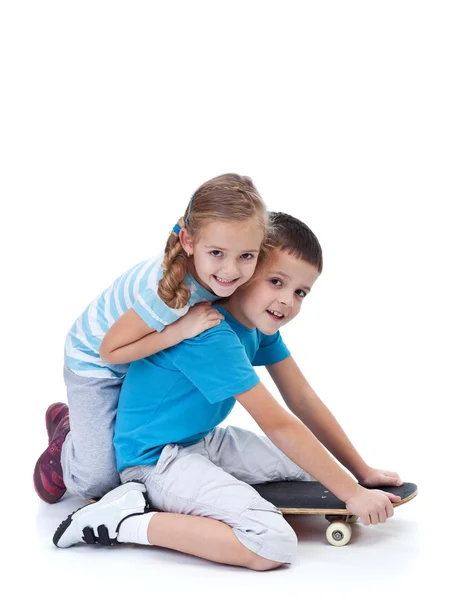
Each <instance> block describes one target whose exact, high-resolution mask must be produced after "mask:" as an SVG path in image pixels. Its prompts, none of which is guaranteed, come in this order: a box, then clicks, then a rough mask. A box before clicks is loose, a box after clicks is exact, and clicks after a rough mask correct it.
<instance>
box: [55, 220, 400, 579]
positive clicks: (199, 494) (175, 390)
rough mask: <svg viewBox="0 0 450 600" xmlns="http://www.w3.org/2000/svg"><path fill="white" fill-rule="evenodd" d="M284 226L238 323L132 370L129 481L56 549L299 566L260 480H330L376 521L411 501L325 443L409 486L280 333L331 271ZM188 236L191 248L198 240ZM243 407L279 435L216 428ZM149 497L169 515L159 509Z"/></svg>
mask: <svg viewBox="0 0 450 600" xmlns="http://www.w3.org/2000/svg"><path fill="white" fill-rule="evenodd" d="M271 224H272V225H273V229H274V233H273V240H272V241H273V248H274V249H273V251H272V252H271V255H270V257H269V258H268V259H267V260H266V262H265V263H263V264H262V265H261V267H260V268H259V269H258V272H257V273H256V274H255V276H254V277H253V279H252V280H251V281H250V282H249V283H248V284H247V285H245V286H242V288H240V289H239V290H237V291H236V292H235V293H234V294H233V295H232V296H231V297H230V298H227V299H226V300H224V301H223V302H221V304H219V305H217V304H216V305H215V306H216V307H217V308H218V310H219V311H220V312H222V314H223V315H224V317H225V320H224V321H223V322H222V323H220V325H218V326H216V327H213V328H212V329H209V330H207V331H205V332H203V333H202V334H200V335H199V336H197V337H195V338H192V339H188V340H186V341H184V342H182V343H181V344H178V345H177V346H174V347H172V348H169V349H167V350H164V351H162V352H160V353H159V354H157V355H154V356H151V357H149V358H146V359H142V360H140V361H137V362H135V363H133V364H132V365H131V366H130V369H129V371H128V373H127V375H126V377H125V381H124V384H123V387H122V391H121V395H120V400H119V408H118V412H117V420H116V428H115V436H114V446H115V451H116V458H117V464H118V470H119V471H120V475H121V481H122V482H123V483H125V485H122V486H120V487H119V488H117V489H115V490H113V491H112V492H110V493H108V494H107V495H106V496H104V497H103V498H102V499H101V500H100V501H99V502H98V503H96V504H93V505H89V506H87V507H83V508H82V509H80V510H79V511H77V512H76V513H74V515H72V516H70V517H68V518H67V519H66V521H64V523H62V524H61V525H60V527H59V528H58V530H57V532H56V533H55V537H54V543H55V544H56V545H57V546H59V547H68V546H70V545H72V544H74V543H77V542H81V541H85V542H87V543H97V542H98V543H106V544H109V543H121V542H132V543H141V544H149V545H157V546H163V547H166V548H172V549H176V550H178V551H181V552H186V553H188V554H193V555H196V556H200V557H203V558H207V559H209V560H213V561H216V562H221V563H225V564H234V565H240V566H246V567H248V568H251V569H254V570H268V569H273V568H275V567H278V566H280V565H281V564H283V563H289V562H291V561H292V558H293V556H294V554H295V552H296V545H297V538H296V536H295V533H294V532H293V530H292V529H291V527H290V526H289V525H288V523H287V522H286V521H285V520H284V519H283V517H282V514H281V513H280V511H279V510H277V509H276V507H274V506H273V505H272V504H270V503H269V502H266V501H265V500H263V499H262V498H261V497H260V496H259V494H258V493H257V492H256V491H255V490H254V489H253V488H252V487H250V485H248V484H254V483H262V482H267V481H277V480H302V479H310V478H311V477H312V478H314V479H317V480H318V481H320V482H321V483H322V484H323V485H324V486H326V487H327V488H328V489H330V490H331V491H332V492H333V493H334V494H335V495H336V496H337V497H338V498H340V499H341V500H343V501H344V502H345V503H346V504H347V508H348V509H349V510H350V511H351V513H353V514H356V515H358V516H359V517H360V518H361V520H362V522H363V523H364V524H366V525H368V524H371V523H372V524H376V523H379V522H385V521H386V519H387V518H389V517H391V516H392V514H393V509H392V505H391V501H394V502H395V501H396V500H398V499H399V498H398V497H397V496H395V495H393V494H386V493H384V492H382V491H380V490H373V489H372V490H368V489H365V488H363V487H362V486H361V485H359V484H358V483H357V482H356V481H355V479H353V478H352V477H351V476H350V475H349V474H348V473H347V472H346V471H344V469H342V468H341V466H340V465H339V464H338V463H337V462H336V461H335V460H333V458H332V457H331V456H330V455H329V453H328V452H327V451H326V449H325V448H324V446H325V447H326V448H328V450H329V451H330V452H331V454H333V455H334V456H335V457H336V458H337V460H338V461H340V462H341V463H342V464H343V465H344V466H345V467H347V469H348V470H349V471H350V472H352V473H353V474H354V475H355V477H356V478H357V480H358V481H359V482H360V483H361V484H363V485H365V486H370V487H373V486H376V485H401V483H402V482H401V480H400V478H399V476H398V475H397V474H396V473H390V472H383V471H379V470H376V469H373V468H370V467H369V466H368V465H367V464H366V463H365V462H364V461H363V459H362V458H361V457H360V456H359V455H358V453H357V452H356V450H355V448H354V447H353V446H352V444H351V443H350V441H349V439H348V438H347V436H346V435H345V433H344V432H343V431H342V429H341V428H340V426H339V424H338V423H337V421H336V420H335V419H334V417H333V416H332V414H331V413H330V411H329V410H328V409H327V408H326V407H325V405H324V404H323V403H322V402H321V401H320V399H319V398H318V397H317V395H316V394H315V393H314V392H313V390H312V389H311V387H310V386H309V385H308V383H307V381H306V380H305V378H304V377H303V375H302V374H301V372H300V370H299V368H298V367H297V365H296V363H295V361H294V360H293V358H292V357H291V356H290V353H289V350H288V349H287V348H286V346H285V344H284V343H283V341H282V339H281V336H280V334H279V332H278V329H279V328H280V327H281V326H282V325H285V324H286V323H288V322H289V321H291V320H292V319H293V318H294V317H295V316H296V315H297V314H298V312H299V310H300V308H301V305H302V302H303V299H304V298H305V297H306V296H307V295H308V294H309V292H310V291H311V289H312V287H313V285H314V282H315V281H316V279H317V278H318V276H319V274H320V273H321V271H322V250H321V247H320V244H319V242H318V240H317V238H316V236H315V235H314V234H313V233H312V232H311V230H310V229H309V228H308V227H307V226H306V225H304V224H303V223H302V222H300V221H298V220H297V219H295V218H294V217H291V216H289V215H285V214H283V213H271ZM180 240H181V241H182V244H183V245H185V246H186V248H185V249H186V251H190V250H191V245H192V240H190V239H189V237H188V236H186V235H180ZM223 251H224V257H226V249H223ZM258 365H265V366H266V367H267V369H268V371H269V373H270V375H271V377H272V378H273V380H274V382H275V384H276V385H277V387H278V389H279V390H280V393H281V395H282V397H283V399H284V400H285V402H286V404H287V406H288V407H289V408H290V410H291V411H292V412H289V411H287V410H285V409H284V408H283V407H282V406H281V405H280V404H279V403H278V402H277V401H276V400H275V399H274V398H273V397H272V396H271V395H270V393H269V392H268V391H267V390H266V389H265V387H264V386H263V384H262V383H261V382H260V381H259V378H258V376H257V375H256V373H255V371H254V369H253V366H258ZM236 400H237V401H238V402H239V403H240V404H241V405H242V406H244V408H245V409H246V410H247V411H248V412H249V413H250V414H251V415H252V417H253V418H254V419H255V420H256V422H257V423H258V425H259V426H260V428H261V429H262V431H263V432H264V433H265V434H266V436H267V437H264V436H258V435H256V434H254V433H252V432H250V431H245V430H243V429H240V428H237V427H228V428H226V429H222V428H220V427H217V426H218V425H219V424H220V423H221V422H222V421H223V420H224V419H225V418H226V416H227V415H228V414H229V413H230V411H231V409H232V408H233V406H234V404H235V401H236ZM319 440H320V441H319ZM320 442H322V444H323V445H322V444H321V443H320ZM145 496H147V497H148V501H149V503H150V505H151V506H152V507H153V508H154V509H156V510H158V511H164V512H151V511H150V509H149V506H148V505H147V502H146V498H145Z"/></svg>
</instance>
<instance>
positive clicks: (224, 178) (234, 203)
mask: <svg viewBox="0 0 450 600" xmlns="http://www.w3.org/2000/svg"><path fill="white" fill-rule="evenodd" d="M248 219H256V220H257V221H259V225H260V227H261V230H262V231H263V233H264V238H266V236H267V234H268V229H269V225H268V216H267V212H266V207H265V204H264V202H263V200H262V198H261V196H260V194H259V192H258V190H257V189H256V188H255V186H254V184H253V181H252V180H251V179H250V177H244V176H241V175H237V174H236V173H228V174H226V175H220V176H219V177H215V178H214V179H210V180H209V181H207V182H206V183H204V184H203V185H201V186H200V187H199V188H198V189H197V190H196V192H195V193H194V195H193V196H192V197H191V201H190V202H189V205H188V207H187V209H186V212H185V213H184V216H183V217H181V218H180V219H178V221H177V224H178V225H179V227H180V228H181V227H185V228H186V229H187V231H188V233H189V234H190V235H191V236H192V237H193V239H194V241H196V240H198V239H199V237H200V233H201V229H202V227H204V226H205V225H208V224H209V223H212V222H217V221H226V222H236V223H242V222H243V221H247V220H248ZM164 252H165V255H164V259H163V263H162V268H163V277H162V279H161V280H160V281H159V285H158V295H159V297H160V298H161V300H163V302H164V303H165V304H167V306H170V308H182V307H183V306H186V304H187V303H188V301H189V298H190V296H191V293H190V291H189V289H188V288H187V286H186V285H185V283H184V278H185V277H186V275H187V273H188V261H187V258H188V257H187V254H186V252H185V251H184V250H183V247H182V246H181V243H180V238H179V236H178V233H175V232H174V231H172V232H171V233H170V235H169V238H168V239H167V243H166V248H165V251H164ZM265 252H266V247H265V244H264V241H263V244H262V247H261V251H260V257H262V256H264V254H265ZM260 257H259V258H260Z"/></svg>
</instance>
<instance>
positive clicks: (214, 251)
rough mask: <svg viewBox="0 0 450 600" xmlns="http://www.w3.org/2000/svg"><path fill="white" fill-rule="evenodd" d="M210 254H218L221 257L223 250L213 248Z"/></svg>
mask: <svg viewBox="0 0 450 600" xmlns="http://www.w3.org/2000/svg"><path fill="white" fill-rule="evenodd" d="M210 254H211V255H212V256H217V257H219V256H221V255H222V252H221V251H220V250H211V252H210Z"/></svg>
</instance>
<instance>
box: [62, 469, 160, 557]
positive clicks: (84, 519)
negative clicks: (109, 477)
mask: <svg viewBox="0 0 450 600" xmlns="http://www.w3.org/2000/svg"><path fill="white" fill-rule="evenodd" d="M148 511H149V505H148V501H147V495H146V491H145V485H144V484H143V483H138V482H136V481H131V482H129V483H124V484H123V485H121V486H119V487H118V488H116V489H114V490H112V491H111V492H108V493H107V494H105V495H104V496H103V498H100V500H99V501H98V502H94V503H93V504H88V505H87V506H82V507H81V508H79V509H78V510H76V511H75V512H74V513H72V514H71V515H69V516H68V517H67V519H66V520H65V521H63V522H62V523H61V525H60V526H59V527H58V529H57V530H56V531H55V535H54V536H53V543H54V544H55V546H57V547H58V548H69V546H73V544H78V543H80V542H85V543H86V544H102V545H106V546H111V545H112V544H119V543H120V542H118V541H117V535H118V530H119V525H120V524H121V523H122V521H123V520H124V519H126V518H127V517H131V516H132V515H140V514H143V513H145V512H148Z"/></svg>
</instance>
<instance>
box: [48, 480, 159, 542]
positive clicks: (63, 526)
mask: <svg viewBox="0 0 450 600" xmlns="http://www.w3.org/2000/svg"><path fill="white" fill-rule="evenodd" d="M131 483H140V484H142V482H141V481H129V482H127V483H124V484H123V485H121V486H120V487H119V488H116V490H114V491H117V495H113V494H111V492H109V494H111V495H110V496H109V499H111V500H117V499H119V498H121V497H122V496H123V495H124V494H126V493H127V492H128V490H129V489H130V487H131V486H130V485H129V484H131ZM142 485H143V484H142ZM125 486H126V489H124V488H125ZM132 489H134V488H132ZM142 495H143V496H144V499H145V504H146V506H145V509H144V512H147V511H148V510H150V507H149V500H148V495H147V490H142ZM103 498H104V496H103ZM101 501H102V498H100V500H98V501H97V502H94V503H92V502H91V503H90V504H87V505H85V506H80V508H77V510H74V511H73V513H71V514H70V515H69V516H68V517H67V519H64V521H63V522H62V523H61V524H60V525H59V526H58V528H57V530H56V531H55V534H54V536H53V543H54V544H55V546H56V547H57V548H60V546H58V542H59V540H60V539H61V538H62V536H63V534H64V533H65V531H66V530H67V528H68V527H69V526H70V524H71V523H72V520H73V519H72V517H73V515H74V514H75V513H77V512H78V511H80V510H83V509H85V508H88V507H90V506H92V504H97V503H98V502H101ZM126 518H127V517H124V519H122V521H124V520H125V519H126ZM122 521H119V523H118V524H117V528H116V531H118V529H119V527H120V524H121V523H122ZM113 543H114V542H113ZM115 543H116V544H119V543H120V542H115ZM111 545H112V544H111ZM69 547H70V546H69Z"/></svg>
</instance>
